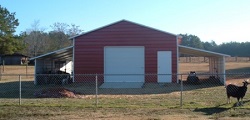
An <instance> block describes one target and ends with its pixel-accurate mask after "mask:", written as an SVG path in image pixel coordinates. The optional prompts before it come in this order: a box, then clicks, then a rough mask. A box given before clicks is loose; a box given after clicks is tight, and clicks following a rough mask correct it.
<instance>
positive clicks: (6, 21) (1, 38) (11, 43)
mask: <svg viewBox="0 0 250 120" xmlns="http://www.w3.org/2000/svg"><path fill="white" fill-rule="evenodd" d="M18 25H19V22H18V19H16V18H15V13H10V12H9V11H8V10H7V9H6V8H4V7H2V6H1V5H0V54H12V53H14V52H17V51H18V50H20V48H22V47H20V44H19V42H20V41H19V40H17V38H18V37H16V36H15V35H14V33H15V29H16V27H17V26H18Z"/></svg>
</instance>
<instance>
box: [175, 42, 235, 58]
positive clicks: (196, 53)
mask: <svg viewBox="0 0 250 120" xmlns="http://www.w3.org/2000/svg"><path fill="white" fill-rule="evenodd" d="M178 47H179V53H180V54H188V55H194V56H202V57H223V56H224V57H230V55H227V54H222V53H217V52H212V51H207V50H202V49H197V48H192V47H187V46H183V45H178Z"/></svg>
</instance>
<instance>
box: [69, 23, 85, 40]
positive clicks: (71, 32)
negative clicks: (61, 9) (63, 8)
mask: <svg viewBox="0 0 250 120" xmlns="http://www.w3.org/2000/svg"><path fill="white" fill-rule="evenodd" d="M79 27H80V26H77V25H75V24H71V28H70V29H69V30H68V35H69V36H70V37H73V36H76V35H79V34H81V33H82V32H83V30H81V29H80V28H79Z"/></svg>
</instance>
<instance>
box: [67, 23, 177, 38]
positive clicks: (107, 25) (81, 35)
mask: <svg viewBox="0 0 250 120" xmlns="http://www.w3.org/2000/svg"><path fill="white" fill-rule="evenodd" d="M120 22H128V23H131V24H135V25H139V26H142V27H146V28H149V29H152V30H156V31H159V32H163V33H166V34H170V35H174V36H177V35H176V34H173V33H170V32H166V31H163V30H159V29H156V28H153V27H149V26H146V25H143V24H139V23H135V22H132V21H129V20H125V19H123V20H120V21H117V22H114V23H111V24H108V25H105V26H102V27H99V28H96V29H94V30H91V31H88V32H86V33H82V34H80V35H76V36H72V37H70V38H69V39H71V40H72V39H74V38H76V37H79V36H82V35H85V34H88V33H91V32H94V31H96V30H99V29H103V28H105V27H108V26H111V25H115V24H117V23H120Z"/></svg>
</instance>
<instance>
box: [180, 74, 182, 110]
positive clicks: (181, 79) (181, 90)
mask: <svg viewBox="0 0 250 120" xmlns="http://www.w3.org/2000/svg"><path fill="white" fill-rule="evenodd" d="M182 91H183V80H182V74H181V99H180V104H181V109H182V104H183V102H182Z"/></svg>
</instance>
